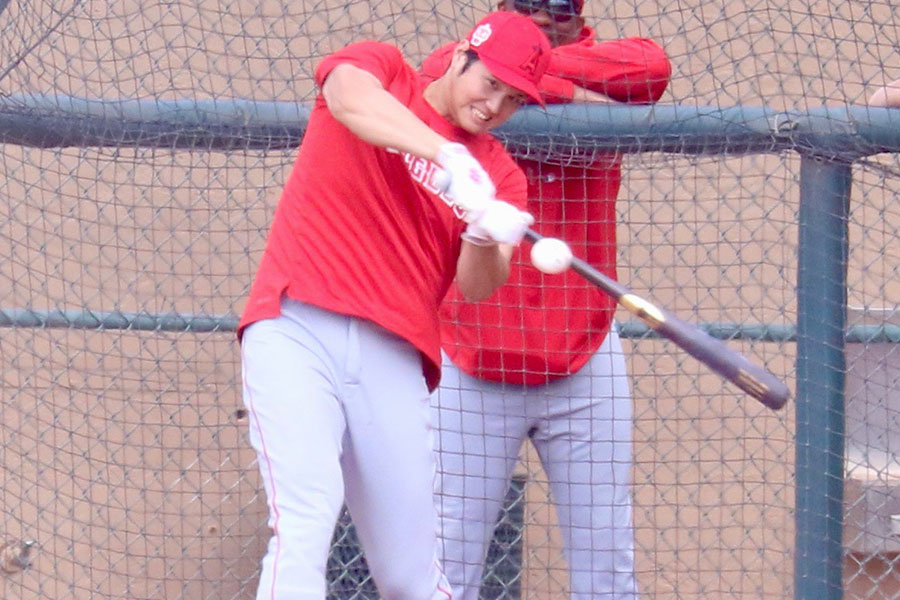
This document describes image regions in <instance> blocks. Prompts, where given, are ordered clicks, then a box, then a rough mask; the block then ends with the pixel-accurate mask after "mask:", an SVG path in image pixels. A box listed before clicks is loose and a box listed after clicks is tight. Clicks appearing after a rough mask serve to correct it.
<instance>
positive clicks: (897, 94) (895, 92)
mask: <svg viewBox="0 0 900 600" xmlns="http://www.w3.org/2000/svg"><path fill="white" fill-rule="evenodd" d="M868 104H869V106H900V79H897V80H895V81H892V82H890V83H889V84H887V85H885V86H882V87H880V88H878V89H877V90H875V91H874V92H872V94H871V95H870V96H869V100H868Z"/></svg>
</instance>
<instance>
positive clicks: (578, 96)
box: [572, 85, 616, 104]
mask: <svg viewBox="0 0 900 600" xmlns="http://www.w3.org/2000/svg"><path fill="white" fill-rule="evenodd" d="M572 102H576V103H581V104H616V101H615V100H613V99H612V98H610V97H609V96H607V95H605V94H601V93H600V92H595V91H593V90H589V89H587V88H583V87H581V86H578V85H576V86H574V87H573V88H572Z"/></svg>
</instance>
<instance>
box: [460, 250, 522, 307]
mask: <svg viewBox="0 0 900 600" xmlns="http://www.w3.org/2000/svg"><path fill="white" fill-rule="evenodd" d="M511 257H512V246H509V245H507V244H492V245H488V246H483V245H478V244H473V243H471V242H467V241H463V245H462V249H461V250H460V253H459V260H458V261H457V263H456V285H457V286H458V287H459V291H460V292H461V293H462V295H463V296H464V297H465V298H466V300H469V301H470V302H479V301H481V300H486V299H488V298H489V297H490V296H491V294H493V293H494V290H496V289H497V288H498V287H500V286H501V285H503V284H504V283H506V280H507V278H508V277H509V260H510V258H511Z"/></svg>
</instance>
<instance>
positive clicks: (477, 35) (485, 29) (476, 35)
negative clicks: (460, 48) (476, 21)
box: [469, 23, 493, 48]
mask: <svg viewBox="0 0 900 600" xmlns="http://www.w3.org/2000/svg"><path fill="white" fill-rule="evenodd" d="M492 33H493V30H492V29H491V24H490V23H483V24H481V25H479V26H478V27H477V28H476V29H475V31H473V32H472V35H471V36H470V37H471V39H470V40H469V43H470V44H472V45H473V46H475V47H476V48H477V47H478V46H480V45H482V44H483V43H485V42H486V41H487V40H488V38H489V37H491V34H492Z"/></svg>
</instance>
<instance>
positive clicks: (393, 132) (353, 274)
mask: <svg viewBox="0 0 900 600" xmlns="http://www.w3.org/2000/svg"><path fill="white" fill-rule="evenodd" d="M549 53H550V46H549V43H548V42H547V39H546V37H545V36H544V34H543V33H542V32H541V31H540V29H539V28H537V27H536V26H535V25H534V23H532V22H531V21H530V20H529V19H527V18H525V17H523V16H522V15H519V14H517V13H511V12H496V13H492V14H490V15H488V16H487V17H485V19H483V20H482V21H481V22H480V23H479V24H478V25H477V26H476V27H475V28H474V29H473V30H472V32H471V33H470V34H469V35H468V37H467V38H466V39H465V40H463V41H462V42H460V43H459V45H458V47H457V49H456V50H454V52H453V53H452V56H451V57H450V65H449V68H448V69H447V70H446V72H445V73H444V74H443V75H442V76H441V77H440V78H438V79H437V80H435V81H433V82H428V81H426V80H425V79H423V78H422V77H421V75H420V74H418V73H417V72H416V71H415V70H414V69H413V68H411V67H410V66H408V65H407V64H406V63H405V62H404V60H403V57H402V55H401V53H400V51H399V50H398V49H397V48H395V47H393V46H389V45H386V44H382V43H376V42H361V43H357V44H353V45H350V46H348V47H346V48H344V49H343V50H340V51H338V52H336V53H334V54H332V55H330V56H328V57H326V58H325V59H324V60H323V61H322V62H321V63H320V64H319V65H318V67H317V69H316V73H315V77H316V83H317V84H318V85H319V88H320V94H319V96H318V97H317V98H316V100H315V105H314V107H313V110H312V113H311V115H310V118H309V123H308V127H307V129H306V132H305V135H304V138H303V143H302V145H301V146H300V149H299V152H298V155H297V159H296V162H295V165H294V168H293V170H292V172H291V174H290V176H289V179H288V181H287V183H286V184H285V186H284V189H283V192H282V195H281V198H280V200H279V203H278V207H277V209H276V211H275V215H274V219H273V222H272V225H271V229H270V231H269V236H268V240H267V244H266V248H265V252H264V254H263V257H262V260H261V263H260V265H259V269H258V271H257V273H256V277H255V279H254V281H253V284H252V287H251V290H250V296H249V299H248V300H247V303H246V307H245V309H244V312H243V315H242V318H241V321H240V324H239V338H240V340H241V353H242V369H243V399H244V403H245V406H246V407H247V409H248V415H249V426H250V432H249V434H250V441H251V443H252V445H253V448H254V449H255V450H256V453H257V457H258V462H259V469H260V473H261V476H262V480H263V484H264V486H265V492H266V498H267V502H268V507H269V520H268V524H269V526H270V528H271V529H272V537H271V539H270V541H269V544H268V550H267V552H266V555H265V557H264V558H263V561H262V572H261V575H260V581H259V587H258V590H257V599H258V600H264V599H265V600H274V599H291V600H294V599H297V598H324V597H325V594H326V581H325V567H326V559H327V554H328V550H329V544H330V541H331V536H332V534H333V530H334V526H335V523H336V521H337V518H338V513H339V511H340V509H341V506H342V504H343V503H344V502H346V504H347V506H348V508H349V510H350V513H351V515H352V518H353V521H354V523H355V525H356V528H357V532H358V534H359V538H360V541H361V543H362V545H363V548H364V549H365V552H366V558H367V560H368V564H369V567H370V569H371V573H372V575H373V578H374V580H375V583H376V586H377V587H378V589H379V592H380V594H381V596H382V597H384V598H389V599H407V598H409V599H418V600H427V599H432V598H440V599H443V600H446V599H447V598H449V597H450V595H451V594H450V588H449V586H448V584H447V580H446V578H445V576H444V574H443V572H442V568H441V565H440V563H439V560H438V544H437V522H436V521H437V519H436V512H435V503H434V494H433V488H432V483H433V480H434V471H435V463H434V449H433V440H432V438H431V435H432V434H431V422H430V419H431V412H430V407H429V393H430V392H431V391H432V390H433V389H434V388H435V387H436V386H437V384H438V380H439V378H440V361H441V358H440V344H439V326H438V306H439V304H440V301H441V299H442V298H443V296H444V294H445V292H446V291H447V288H448V286H449V285H450V283H451V281H452V280H453V278H454V275H455V276H456V284H457V289H458V293H460V294H462V295H464V296H466V297H469V298H473V299H483V298H486V297H487V296H488V295H489V294H490V293H492V291H493V290H494V288H496V287H497V286H498V285H500V284H501V283H502V282H503V281H504V280H505V279H506V277H507V275H508V272H509V256H510V255H511V252H512V248H513V246H514V245H516V244H517V243H518V242H519V241H520V240H521V238H522V236H523V235H524V232H525V229H526V228H527V226H528V225H529V224H530V223H531V222H532V221H533V219H532V218H531V216H530V215H528V214H527V213H526V212H524V211H522V210H521V207H524V206H525V201H526V189H527V186H526V180H525V176H524V174H523V173H522V171H521V170H520V169H519V168H518V167H517V166H516V164H515V163H514V162H513V161H512V159H511V158H510V157H509V156H508V155H507V154H506V152H505V151H504V150H503V148H502V146H500V144H499V143H498V142H497V141H496V140H495V139H494V138H493V137H491V136H490V135H489V134H488V133H487V132H488V130H489V129H491V128H493V127H496V126H498V125H500V124H501V123H503V122H504V121H506V120H507V119H508V118H509V117H510V116H511V115H512V114H513V112H514V111H515V110H516V109H517V108H518V107H519V106H520V105H521V104H522V103H523V102H525V101H526V100H528V99H531V100H532V101H540V95H539V92H538V90H537V88H536V83H537V82H538V81H539V80H540V77H541V75H542V74H543V73H544V71H545V70H546V67H547V63H548V62H549ZM498 198H500V199H502V200H498Z"/></svg>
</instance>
